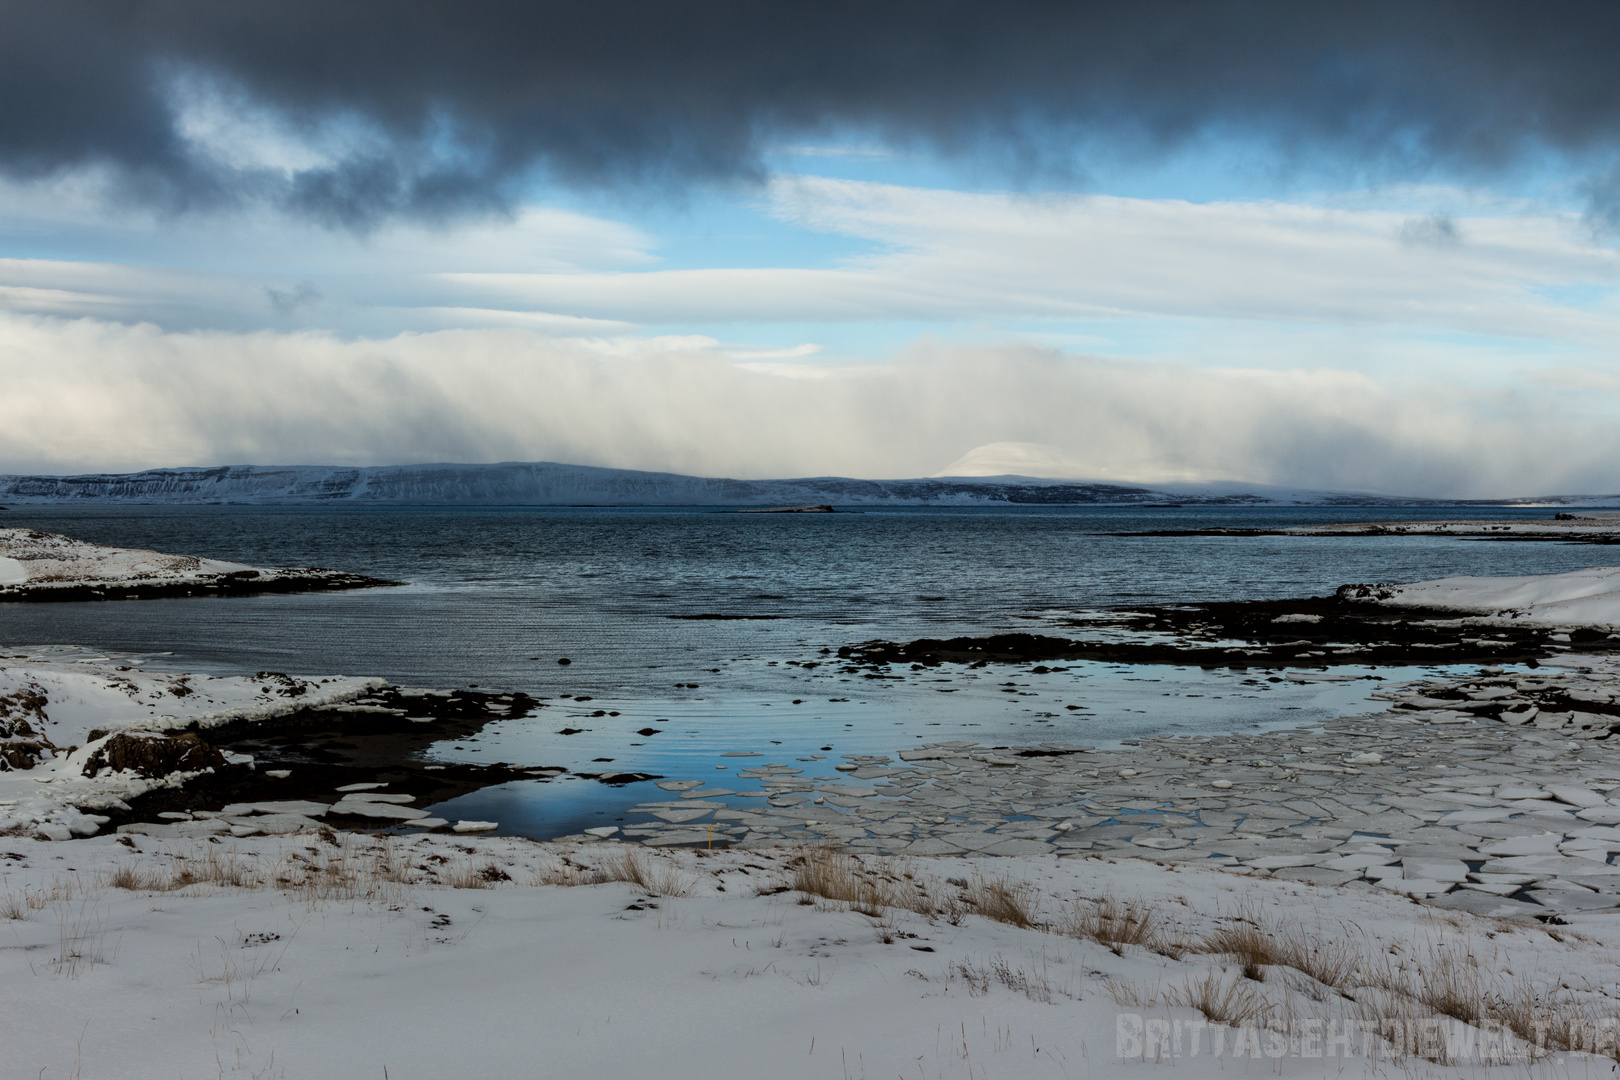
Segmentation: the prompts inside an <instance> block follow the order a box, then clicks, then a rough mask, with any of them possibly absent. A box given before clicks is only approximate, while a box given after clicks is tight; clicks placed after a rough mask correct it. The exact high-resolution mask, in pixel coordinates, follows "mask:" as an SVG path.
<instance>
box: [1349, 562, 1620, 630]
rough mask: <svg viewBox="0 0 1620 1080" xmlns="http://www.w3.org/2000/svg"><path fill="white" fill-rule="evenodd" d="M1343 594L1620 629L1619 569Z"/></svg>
mask: <svg viewBox="0 0 1620 1080" xmlns="http://www.w3.org/2000/svg"><path fill="white" fill-rule="evenodd" d="M1339 595H1341V596H1344V597H1346V598H1347V599H1352V600H1367V601H1371V602H1375V603H1380V604H1387V605H1389V606H1392V607H1421V608H1437V609H1440V610H1442V611H1456V612H1459V613H1462V614H1468V615H1474V616H1484V617H1486V618H1487V619H1488V620H1491V621H1498V620H1500V621H1508V622H1524V623H1537V624H1542V625H1553V626H1567V627H1571V628H1574V627H1583V626H1584V627H1604V628H1609V629H1620V566H1592V567H1588V568H1587V569H1585V570H1572V571H1570V572H1569V573H1566V574H1539V575H1535V576H1531V577H1453V578H1441V579H1440V580H1438V581H1419V582H1415V583H1413V584H1410V585H1372V586H1367V585H1347V586H1345V587H1344V588H1342V589H1340V590H1339Z"/></svg>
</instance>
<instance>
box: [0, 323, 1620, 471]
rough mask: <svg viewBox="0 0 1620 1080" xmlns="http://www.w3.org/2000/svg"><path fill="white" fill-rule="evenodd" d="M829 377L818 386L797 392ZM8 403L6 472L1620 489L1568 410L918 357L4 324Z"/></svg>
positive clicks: (989, 350)
mask: <svg viewBox="0 0 1620 1080" xmlns="http://www.w3.org/2000/svg"><path fill="white" fill-rule="evenodd" d="M807 370H815V371H816V372H817V373H818V374H819V375H820V377H818V378H803V377H795V376H796V375H802V374H804V373H805V372H806V371H807ZM0 387H3V392H0V470H4V471H10V472H81V471H100V470H125V469H136V468H146V467H152V466H157V465H195V464H225V463H232V464H238V463H253V464H404V463H410V462H426V461H460V462H488V461H502V460H555V461H568V462H577V463H581V464H595V465H608V466H617V467H630V468H646V469H666V470H671V471H676V472H686V473H696V474H705V475H731V476H741V477H781V476H804V475H821V474H841V475H853V476H869V477H906V476H926V475H929V474H932V473H935V472H938V471H940V470H941V469H943V468H945V467H946V466H947V465H949V464H950V463H951V462H953V461H956V460H957V459H958V458H960V457H961V456H962V455H963V454H965V453H967V452H968V451H969V450H972V449H973V448H974V447H978V446H982V445H984V444H987V443H997V442H1023V443H1042V444H1047V445H1048V446H1050V447H1052V448H1055V450H1056V451H1057V452H1060V453H1063V454H1066V455H1068V457H1067V459H1066V460H1068V461H1072V462H1077V463H1079V465H1077V466H1076V468H1079V467H1084V468H1085V469H1086V471H1087V472H1089V474H1090V475H1092V476H1094V477H1096V478H1100V479H1120V480H1139V481H1144V482H1168V481H1172V480H1188V481H1192V480H1228V479H1231V480H1246V481H1253V482H1265V483H1274V484H1283V485H1290V486H1303V487H1316V488H1334V489H1356V490H1376V491H1385V492H1392V493H1403V494H1425V495H1446V496H1478V497H1491V496H1502V495H1522V494H1536V493H1550V492H1577V491H1579V492H1604V493H1607V492H1610V491H1614V490H1616V489H1620V476H1617V475H1616V474H1615V471H1614V469H1613V463H1614V462H1615V461H1617V460H1620V458H1617V456H1616V455H1617V453H1620V427H1617V426H1616V425H1615V424H1614V423H1613V422H1612V420H1611V419H1609V418H1608V417H1607V416H1606V415H1601V416H1600V415H1591V416H1588V415H1586V414H1584V413H1583V414H1579V415H1577V414H1574V413H1571V412H1570V411H1569V410H1568V409H1567V408H1566V407H1565V406H1564V405H1563V404H1561V402H1562V401H1563V400H1564V399H1563V398H1561V397H1560V396H1559V395H1560V394H1562V393H1564V392H1565V391H1562V390H1560V389H1559V388H1557V387H1546V388H1543V389H1541V390H1539V391H1535V392H1520V393H1507V392H1502V393H1496V394H1492V395H1485V396H1480V395H1471V394H1469V393H1467V392H1464V391H1461V390H1458V389H1455V388H1447V387H1437V386H1430V387H1423V386H1416V387H1414V386H1412V385H1411V384H1403V385H1402V388H1401V389H1400V390H1399V391H1397V390H1396V389H1394V388H1392V387H1391V386H1387V385H1383V384H1380V383H1379V382H1376V381H1374V380H1373V379H1371V378H1370V377H1368V376H1365V375H1362V374H1357V373H1353V372H1347V371H1341V370H1330V369H1304V368H1301V369H1298V370H1280V371H1279V370H1220V369H1199V368H1193V367H1189V366H1183V365H1179V364H1172V363H1163V362H1131V363H1126V362H1118V361H1109V360H1102V359H1097V358H1093V357H1087V356H1077V355H1070V354H1064V353H1059V352H1056V351H1052V350H1047V349H1041V348H1036V347H1031V346H1017V345H1001V346H978V347H955V348H946V347H936V346H931V345H929V344H928V343H926V342H922V343H918V344H916V345H914V346H912V347H911V348H910V349H909V350H907V351H906V352H905V353H904V354H903V355H902V356H901V357H900V358H899V359H897V360H896V361H895V362H893V363H890V364H886V365H873V366H861V367H854V368H845V369H839V368H832V367H826V368H817V369H806V368H802V367H794V366H789V365H784V366H781V367H778V366H775V365H763V364H739V363H737V362H735V361H734V360H732V359H731V358H728V357H727V356H726V355H725V354H724V353H723V351H722V350H720V349H719V348H718V347H716V346H715V343H714V342H712V341H710V340H708V339H702V338H657V339H635V338H609V339H589V338H567V339H565V338H557V337H547V336H542V335H540V334H536V333H533V332H530V331H524V330H456V331H441V332H436V333H429V334H407V335H401V336H398V337H393V338H388V339H380V340H358V341H344V340H340V339H337V338H334V337H331V336H327V335H324V334H315V333H305V334H281V333H273V332H260V333H252V334H233V333H224V332H200V331H199V332H184V333H175V332H168V331H163V330H160V329H158V328H156V327H153V326H150V325H137V326H128V325H123V324H119V323H112V322H102V321H96V320H90V319H79V320H63V319H56V318H50V317H42V316H18V315H0ZM1593 393H1594V391H1592V390H1591V389H1590V388H1587V389H1584V390H1583V391H1582V394H1583V395H1584V400H1586V401H1587V402H1588V403H1590V401H1591V400H1592V399H1591V395H1592V394H1593ZM1598 411H1599V412H1603V413H1607V411H1608V410H1606V409H1605V410H1598Z"/></svg>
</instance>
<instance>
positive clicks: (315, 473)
mask: <svg viewBox="0 0 1620 1080" xmlns="http://www.w3.org/2000/svg"><path fill="white" fill-rule="evenodd" d="M85 501H104V502H131V503H267V504H289V503H356V504H368V503H369V504H381V505H444V506H456V505H466V506H582V505H584V506H773V505H774V506H802V505H816V504H827V505H835V506H863V505H870V506H990V505H998V504H1000V505H1007V504H1050V505H1155V504H1158V505H1163V504H1166V503H1176V504H1183V505H1216V506H1219V505H1343V506H1374V505H1382V506H1389V505H1439V501H1438V500H1430V499H1406V498H1400V497H1392V496H1383V495H1368V494H1357V493H1335V492H1319V491H1302V490H1297V489H1290V488H1278V487H1270V486H1267V485H1262V484H1250V485H1245V484H1235V483H1224V484H1205V485H1165V486H1158V487H1149V486H1144V485H1132V484H1120V483H1093V482H1085V481H1073V480H1048V479H1040V478H1036V477H1027V476H991V477H985V476H973V477H930V478H926V479H912V480H859V479H852V478H849V477H841V476H817V477H804V478H798V479H785V480H737V479H729V478H723V477H704V476H683V475H680V474H678V473H661V472H643V471H640V470H635V469H605V468H597V467H594V466H589V465H566V464H560V463H557V462H549V461H540V462H504V463H501V464H496V465H453V464H442V465H387V466H373V467H369V468H345V467H338V466H273V465H232V466H221V467H213V468H184V469H149V470H146V471H144V472H136V473H117V474H115V473H93V474H88V475H83V476H0V502H5V503H46V502H85ZM1537 501H1541V502H1546V501H1552V502H1555V503H1556V504H1557V505H1577V504H1579V503H1581V502H1590V501H1597V502H1601V501H1605V500H1596V499H1592V500H1588V499H1581V498H1568V499H1563V500H1537ZM1608 501H1612V500H1608Z"/></svg>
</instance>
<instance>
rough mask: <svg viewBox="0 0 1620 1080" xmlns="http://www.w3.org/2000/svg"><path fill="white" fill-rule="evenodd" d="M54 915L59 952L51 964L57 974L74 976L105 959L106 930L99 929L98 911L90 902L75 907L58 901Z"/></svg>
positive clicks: (84, 901) (101, 962) (73, 977)
mask: <svg viewBox="0 0 1620 1080" xmlns="http://www.w3.org/2000/svg"><path fill="white" fill-rule="evenodd" d="M56 917H57V939H58V943H59V946H60V951H59V952H58V953H57V955H56V959H54V960H52V961H51V966H52V967H54V968H55V969H56V973H57V974H58V975H66V976H67V977H68V978H70V979H76V978H78V977H79V975H80V973H81V972H83V971H86V970H88V969H89V968H93V967H95V966H96V965H97V964H105V963H106V962H107V956H106V940H107V932H106V931H105V930H103V929H102V926H101V914H100V913H99V912H98V911H96V910H94V909H92V908H91V907H90V901H88V900H82V901H80V902H79V906H78V907H77V908H74V906H73V905H72V904H68V903H63V904H60V905H58V907H57V912H56Z"/></svg>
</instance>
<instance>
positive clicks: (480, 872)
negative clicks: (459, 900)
mask: <svg viewBox="0 0 1620 1080" xmlns="http://www.w3.org/2000/svg"><path fill="white" fill-rule="evenodd" d="M434 876H435V877H436V878H437V879H438V882H439V884H440V885H443V886H444V887H446V888H449V889H490V888H494V887H495V886H496V885H498V884H500V883H501V882H503V881H511V880H512V875H511V874H508V873H507V872H506V871H505V870H502V869H501V868H500V867H499V866H496V865H495V864H494V863H493V862H490V861H488V860H486V861H484V862H479V863H475V862H473V861H472V860H468V861H467V862H465V863H462V864H461V865H460V866H454V867H440V868H439V869H438V870H435V871H434Z"/></svg>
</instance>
